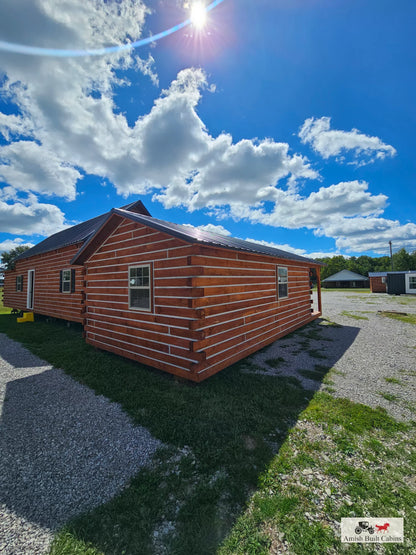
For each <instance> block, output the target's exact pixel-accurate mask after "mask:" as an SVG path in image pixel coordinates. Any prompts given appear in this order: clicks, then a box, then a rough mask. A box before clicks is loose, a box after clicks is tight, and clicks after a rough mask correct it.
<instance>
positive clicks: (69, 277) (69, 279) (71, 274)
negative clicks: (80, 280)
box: [59, 268, 75, 293]
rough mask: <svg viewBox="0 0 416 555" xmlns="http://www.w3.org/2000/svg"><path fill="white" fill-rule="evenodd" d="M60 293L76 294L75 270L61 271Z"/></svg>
mask: <svg viewBox="0 0 416 555" xmlns="http://www.w3.org/2000/svg"><path fill="white" fill-rule="evenodd" d="M59 291H60V292H61V293H74V291H75V269H74V268H72V269H71V270H61V272H60V277H59Z"/></svg>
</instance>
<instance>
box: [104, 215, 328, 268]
mask: <svg viewBox="0 0 416 555" xmlns="http://www.w3.org/2000/svg"><path fill="white" fill-rule="evenodd" d="M112 212H113V213H115V214H119V215H120V216H124V217H126V218H129V219H131V220H134V221H136V222H139V223H142V224H144V225H148V226H149V227H152V228H154V229H157V230H159V231H163V232H165V233H168V234H169V235H173V236H174V237H178V238H179V239H183V240H184V241H188V242H191V243H200V244H202V245H207V246H213V247H222V248H225V249H232V250H238V251H245V252H252V253H255V254H265V255H267V256H274V257H276V258H284V259H286V260H295V261H296V260H297V261H299V262H309V263H313V264H317V265H321V264H320V263H319V262H316V261H315V260H313V259H311V258H306V257H304V256H299V255H297V254H293V253H291V252H287V251H283V250H281V249H276V248H274V247H267V246H265V245H260V244H258V243H253V242H251V241H245V240H243V239H236V238H235V237H226V236H225V235H220V234H219V233H214V232H212V231H206V230H202V229H199V228H196V227H191V226H187V225H181V224H175V223H172V222H166V221H164V220H158V219H157V218H152V217H151V216H145V215H142V214H136V213H133V212H129V211H128V210H123V209H120V208H114V209H113V210H112Z"/></svg>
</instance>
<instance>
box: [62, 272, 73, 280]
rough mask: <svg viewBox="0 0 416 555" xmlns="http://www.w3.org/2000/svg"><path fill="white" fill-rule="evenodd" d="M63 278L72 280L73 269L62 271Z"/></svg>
mask: <svg viewBox="0 0 416 555" xmlns="http://www.w3.org/2000/svg"><path fill="white" fill-rule="evenodd" d="M62 280H63V281H71V270H64V271H63V272H62Z"/></svg>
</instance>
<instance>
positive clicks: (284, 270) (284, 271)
mask: <svg viewBox="0 0 416 555" xmlns="http://www.w3.org/2000/svg"><path fill="white" fill-rule="evenodd" d="M278 273H279V278H280V277H282V278H286V279H287V268H279V269H278Z"/></svg>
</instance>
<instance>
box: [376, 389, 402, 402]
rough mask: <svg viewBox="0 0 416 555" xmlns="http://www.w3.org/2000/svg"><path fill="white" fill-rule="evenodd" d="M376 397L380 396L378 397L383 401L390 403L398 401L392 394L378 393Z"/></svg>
mask: <svg viewBox="0 0 416 555" xmlns="http://www.w3.org/2000/svg"><path fill="white" fill-rule="evenodd" d="M377 395H380V397H383V399H385V400H386V401H390V402H391V403H394V402H395V401H398V399H399V398H398V396H397V395H393V393H384V392H383V391H378V392H377Z"/></svg>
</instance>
